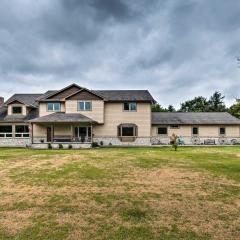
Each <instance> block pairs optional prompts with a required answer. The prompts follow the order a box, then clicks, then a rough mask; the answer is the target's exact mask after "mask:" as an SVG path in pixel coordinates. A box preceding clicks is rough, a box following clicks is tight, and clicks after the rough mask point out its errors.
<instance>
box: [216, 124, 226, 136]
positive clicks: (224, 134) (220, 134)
mask: <svg viewBox="0 0 240 240" xmlns="http://www.w3.org/2000/svg"><path fill="white" fill-rule="evenodd" d="M221 128H224V133H223V134H222V133H221ZM218 133H219V136H226V127H224V126H221V127H219V129H218Z"/></svg>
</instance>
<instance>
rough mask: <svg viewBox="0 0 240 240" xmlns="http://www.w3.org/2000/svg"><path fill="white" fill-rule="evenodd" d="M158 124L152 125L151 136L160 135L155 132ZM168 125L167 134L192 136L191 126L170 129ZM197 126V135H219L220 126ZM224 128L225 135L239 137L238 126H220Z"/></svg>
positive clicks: (239, 127)
mask: <svg viewBox="0 0 240 240" xmlns="http://www.w3.org/2000/svg"><path fill="white" fill-rule="evenodd" d="M158 127H160V126H152V136H153V137H156V136H161V135H158V134H157V128H158ZM167 127H168V136H171V135H172V134H173V133H175V134H177V135H178V136H183V137H191V136H192V127H193V126H191V125H188V126H180V128H179V129H171V128H170V127H169V126H167ZM194 127H198V128H199V135H198V136H199V137H220V135H219V128H220V127H221V126H195V125H194ZM222 127H225V128H226V135H225V136H226V137H240V126H222Z"/></svg>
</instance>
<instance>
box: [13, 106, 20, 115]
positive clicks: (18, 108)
mask: <svg viewBox="0 0 240 240" xmlns="http://www.w3.org/2000/svg"><path fill="white" fill-rule="evenodd" d="M12 114H22V107H20V106H13V107H12Z"/></svg>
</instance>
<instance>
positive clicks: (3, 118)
mask: <svg viewBox="0 0 240 240" xmlns="http://www.w3.org/2000/svg"><path fill="white" fill-rule="evenodd" d="M37 116H38V109H36V108H34V109H32V110H31V111H30V112H29V114H28V115H27V116H25V115H7V108H6V107H2V108H0V122H25V121H28V120H31V119H34V118H36V117H37Z"/></svg>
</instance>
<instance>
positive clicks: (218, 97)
mask: <svg viewBox="0 0 240 240" xmlns="http://www.w3.org/2000/svg"><path fill="white" fill-rule="evenodd" d="M224 98H225V96H223V95H222V94H221V93H220V92H217V91H216V92H215V93H214V94H213V95H212V96H211V97H210V99H209V101H208V105H209V109H208V111H209V112H225V111H226V105H225V103H224Z"/></svg>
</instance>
